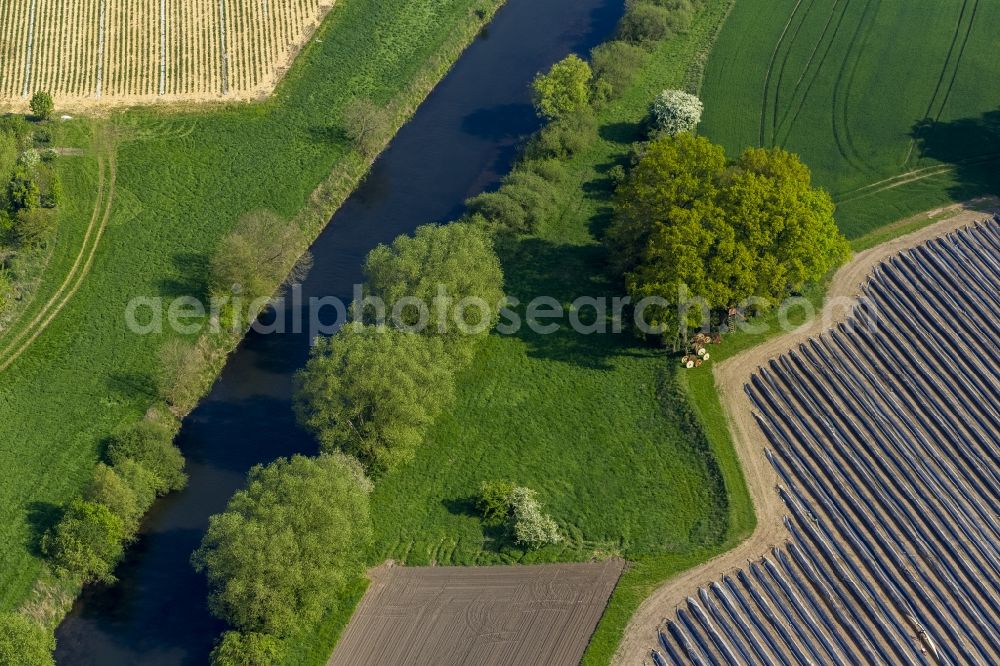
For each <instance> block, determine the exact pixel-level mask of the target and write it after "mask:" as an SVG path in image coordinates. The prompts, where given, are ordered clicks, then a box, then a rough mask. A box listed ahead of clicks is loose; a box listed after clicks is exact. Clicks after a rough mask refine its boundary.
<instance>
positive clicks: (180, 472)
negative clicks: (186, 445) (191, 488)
mask: <svg viewBox="0 0 1000 666" xmlns="http://www.w3.org/2000/svg"><path fill="white" fill-rule="evenodd" d="M107 457H108V460H109V461H110V462H111V464H113V465H114V466H115V467H120V466H121V465H122V464H123V463H124V462H125V461H126V460H131V461H133V462H136V463H139V464H140V465H142V466H143V467H145V468H146V469H147V470H149V471H150V472H151V473H152V474H153V476H154V477H155V479H156V493H157V494H158V495H164V494H166V493H168V492H171V491H174V490H180V489H181V488H183V487H184V485H185V484H186V483H187V475H185V474H184V456H183V455H181V452H180V450H179V449H178V448H177V447H176V446H174V444H173V431H171V429H170V428H168V427H167V426H165V425H162V424H160V423H156V422H154V421H149V420H146V419H144V420H142V421H140V422H138V423H136V424H135V425H132V426H130V427H128V428H125V429H124V430H122V431H120V432H118V433H117V434H115V435H113V436H112V437H111V439H110V441H109V442H108V447H107Z"/></svg>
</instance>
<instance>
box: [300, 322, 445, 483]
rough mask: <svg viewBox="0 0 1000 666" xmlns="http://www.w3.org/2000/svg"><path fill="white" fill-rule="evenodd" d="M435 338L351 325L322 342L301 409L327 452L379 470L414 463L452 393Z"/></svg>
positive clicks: (307, 372) (304, 378) (305, 381)
mask: <svg viewBox="0 0 1000 666" xmlns="http://www.w3.org/2000/svg"><path fill="white" fill-rule="evenodd" d="M452 371H453V360H452V359H451V358H450V357H449V356H448V355H447V354H446V353H445V351H444V345H443V341H442V339H441V338H440V337H437V336H423V335H419V334H417V333H407V332H404V331H399V330H396V329H392V328H388V327H384V328H383V327H375V326H356V325H354V324H349V325H347V326H345V327H344V328H343V329H341V331H340V332H338V333H337V335H335V336H333V337H332V338H330V339H327V340H323V339H320V340H318V341H317V344H316V346H315V347H314V348H313V351H312V355H311V357H310V359H309V362H308V363H307V364H306V367H305V368H304V369H303V370H302V372H301V373H300V374H299V377H298V389H297V392H296V411H297V413H298V416H299V420H300V421H301V423H302V424H303V425H304V426H305V427H307V428H308V429H309V430H311V431H312V432H313V433H315V434H316V436H317V438H318V439H319V441H320V444H321V446H322V447H323V449H324V450H326V451H336V450H341V451H344V452H345V453H349V454H351V455H354V456H356V457H357V458H358V459H359V460H361V462H362V463H363V464H364V465H365V468H366V469H368V470H369V471H370V472H375V473H380V472H383V471H385V470H388V469H390V468H391V467H393V466H395V465H397V464H400V463H402V462H405V461H407V460H409V459H410V458H412V456H413V454H414V451H415V450H416V448H417V447H418V446H419V444H420V443H421V441H422V440H423V436H424V432H425V431H426V429H427V427H428V426H429V425H430V424H431V423H432V422H433V420H434V419H435V418H436V417H437V415H438V414H440V412H441V410H442V409H443V408H444V407H445V406H446V405H447V404H448V403H449V402H450V401H451V399H452V396H453V394H454V380H453V377H452V375H453V372H452Z"/></svg>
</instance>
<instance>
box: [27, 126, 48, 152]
mask: <svg viewBox="0 0 1000 666" xmlns="http://www.w3.org/2000/svg"><path fill="white" fill-rule="evenodd" d="M31 138H32V141H33V142H34V144H35V145H36V146H47V145H49V144H50V143H52V132H50V131H49V130H48V128H45V127H39V128H38V129H36V130H35V131H34V132H32V134H31ZM43 159H44V155H43Z"/></svg>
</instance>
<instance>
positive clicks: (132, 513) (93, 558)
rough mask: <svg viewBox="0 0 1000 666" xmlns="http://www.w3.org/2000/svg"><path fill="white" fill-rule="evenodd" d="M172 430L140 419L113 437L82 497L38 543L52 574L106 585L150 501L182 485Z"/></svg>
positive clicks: (181, 464)
mask: <svg viewBox="0 0 1000 666" xmlns="http://www.w3.org/2000/svg"><path fill="white" fill-rule="evenodd" d="M173 435H174V429H173V428H172V427H171V426H170V425H169V424H167V423H164V422H161V421H159V420H151V419H145V420H143V421H140V422H139V423H137V424H135V425H132V426H130V427H127V428H124V429H122V430H121V431H119V432H118V433H116V434H115V435H113V436H112V437H111V438H110V439H109V440H108V441H107V443H106V449H105V455H104V458H105V460H104V461H103V462H101V463H100V464H98V466H97V468H96V469H95V470H94V473H93V476H92V477H91V480H90V483H89V484H88V485H87V488H86V489H85V490H84V493H83V496H82V497H80V498H77V499H75V500H73V501H72V502H70V504H69V506H68V507H67V508H66V509H65V511H64V513H63V516H62V518H61V519H60V520H59V521H58V522H57V523H56V524H55V525H54V526H53V527H52V528H51V529H50V530H48V532H47V533H46V534H45V535H44V537H43V538H42V552H43V553H44V554H45V555H46V556H47V557H48V559H49V561H50V563H51V564H52V566H53V568H54V570H55V571H56V572H57V573H58V574H60V575H63V576H66V577H68V578H69V579H70V580H72V581H76V582H78V583H88V582H91V581H104V582H111V581H113V580H114V576H113V575H112V572H113V571H114V569H115V566H116V565H117V564H118V561H119V560H120V559H121V556H122V553H123V552H124V548H125V546H126V544H127V543H128V542H130V541H132V540H133V539H134V538H135V535H136V533H137V531H138V529H139V522H140V520H141V519H142V516H143V515H144V514H145V513H146V511H147V510H148V509H149V507H150V506H152V504H153V501H154V500H155V499H156V498H157V497H159V496H161V495H165V494H167V493H169V492H172V491H175V490H179V489H181V488H183V487H184V485H185V483H186V482H187V476H186V475H185V474H184V458H183V456H182V455H181V452H180V451H179V450H178V449H177V447H175V446H174V445H173Z"/></svg>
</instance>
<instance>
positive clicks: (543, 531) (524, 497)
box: [510, 488, 562, 548]
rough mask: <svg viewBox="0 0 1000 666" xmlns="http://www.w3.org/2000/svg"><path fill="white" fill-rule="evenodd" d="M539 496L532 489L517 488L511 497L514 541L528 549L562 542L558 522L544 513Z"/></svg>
mask: <svg viewBox="0 0 1000 666" xmlns="http://www.w3.org/2000/svg"><path fill="white" fill-rule="evenodd" d="M537 495H538V493H536V492H535V491H534V490H531V489H530V488H515V489H514V490H513V491H512V492H511V495H510V503H511V511H512V512H513V518H514V540H515V541H517V543H518V544H520V545H522V546H526V547H528V548H541V547H542V546H546V545H549V544H556V543H559V542H560V541H562V536H561V535H560V534H559V527H558V526H557V525H556V521H554V520H553V519H552V518H551V517H550V516H547V515H545V514H544V513H542V506H541V504H539V502H538V499H537Z"/></svg>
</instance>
